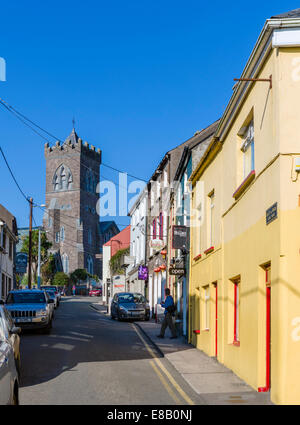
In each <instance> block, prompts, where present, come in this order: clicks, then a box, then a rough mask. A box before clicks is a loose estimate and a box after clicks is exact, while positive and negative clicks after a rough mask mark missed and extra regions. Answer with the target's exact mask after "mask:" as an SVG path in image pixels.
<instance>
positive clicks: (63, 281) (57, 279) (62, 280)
mask: <svg viewBox="0 0 300 425" xmlns="http://www.w3.org/2000/svg"><path fill="white" fill-rule="evenodd" d="M69 282H70V278H69V276H68V275H67V274H66V273H64V272H57V273H55V276H54V279H53V285H55V286H64V287H66V286H68V285H69Z"/></svg>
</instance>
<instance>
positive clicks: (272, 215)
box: [266, 202, 278, 225]
mask: <svg viewBox="0 0 300 425" xmlns="http://www.w3.org/2000/svg"><path fill="white" fill-rule="evenodd" d="M277 218H278V204H277V202H276V204H274V205H272V206H271V208H269V209H268V210H267V211H266V223H267V225H268V224H270V223H272V221H274V220H276V219H277Z"/></svg>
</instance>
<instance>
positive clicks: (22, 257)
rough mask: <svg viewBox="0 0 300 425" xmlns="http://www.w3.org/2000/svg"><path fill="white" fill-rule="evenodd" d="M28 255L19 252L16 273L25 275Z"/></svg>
mask: <svg viewBox="0 0 300 425" xmlns="http://www.w3.org/2000/svg"><path fill="white" fill-rule="evenodd" d="M27 258H28V256H27V254H25V253H24V252H18V253H17V255H16V273H18V274H24V273H26V271H27Z"/></svg>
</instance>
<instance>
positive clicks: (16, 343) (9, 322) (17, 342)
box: [3, 308, 20, 359]
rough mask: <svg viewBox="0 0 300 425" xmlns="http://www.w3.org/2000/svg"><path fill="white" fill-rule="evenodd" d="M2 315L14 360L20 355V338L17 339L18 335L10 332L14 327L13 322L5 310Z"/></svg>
mask: <svg viewBox="0 0 300 425" xmlns="http://www.w3.org/2000/svg"><path fill="white" fill-rule="evenodd" d="M3 314H4V319H5V321H6V327H7V330H8V334H9V340H10V342H11V345H12V347H13V350H14V357H15V359H17V358H18V357H19V353H20V337H19V335H18V334H16V333H12V332H11V331H12V329H13V328H14V327H15V325H14V322H13V320H12V318H11V315H10V314H9V312H8V311H7V310H6V308H4V309H3Z"/></svg>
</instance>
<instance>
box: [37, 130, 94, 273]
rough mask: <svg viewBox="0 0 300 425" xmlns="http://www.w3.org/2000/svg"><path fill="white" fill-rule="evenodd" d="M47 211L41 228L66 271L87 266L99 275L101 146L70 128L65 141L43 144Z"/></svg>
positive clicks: (69, 271)
mask: <svg viewBox="0 0 300 425" xmlns="http://www.w3.org/2000/svg"><path fill="white" fill-rule="evenodd" d="M45 158H46V212H45V215H44V219H43V226H44V229H45V230H46V231H47V232H48V233H47V236H48V239H49V240H50V241H51V242H52V249H53V251H55V252H57V253H59V254H60V258H61V260H62V266H63V269H64V272H65V273H72V272H73V271H74V270H76V269H86V270H87V271H88V272H89V273H91V274H97V275H100V263H99V260H98V259H96V254H97V253H99V216H98V214H97V209H96V205H97V202H98V200H99V193H97V191H96V188H97V185H98V183H99V181H100V164H101V150H100V149H97V150H96V149H95V147H94V146H92V145H91V146H90V145H89V144H88V143H87V142H84V143H83V142H82V140H81V139H80V138H79V137H78V136H77V134H76V132H75V130H74V129H73V130H72V132H71V134H70V136H69V137H68V138H67V139H66V140H65V142H64V144H62V145H61V144H60V142H56V144H55V146H49V143H47V144H46V145H45Z"/></svg>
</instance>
